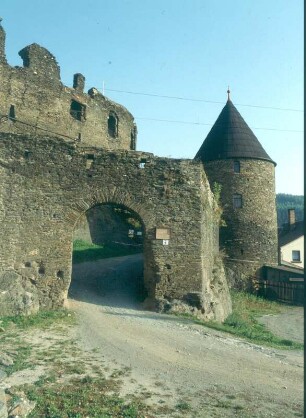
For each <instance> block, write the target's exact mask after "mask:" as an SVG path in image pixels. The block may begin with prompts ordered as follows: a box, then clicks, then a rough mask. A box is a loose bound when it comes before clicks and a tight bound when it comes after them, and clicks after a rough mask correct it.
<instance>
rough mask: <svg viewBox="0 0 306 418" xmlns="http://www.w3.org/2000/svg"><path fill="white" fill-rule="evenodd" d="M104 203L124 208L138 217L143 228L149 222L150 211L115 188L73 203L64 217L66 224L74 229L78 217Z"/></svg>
mask: <svg viewBox="0 0 306 418" xmlns="http://www.w3.org/2000/svg"><path fill="white" fill-rule="evenodd" d="M105 203H115V204H119V205H123V206H126V207H127V208H128V209H131V210H133V211H134V212H135V213H137V215H139V216H140V218H141V219H142V222H143V223H144V225H145V227H147V226H148V224H149V223H150V221H149V220H150V219H151V217H152V216H150V215H149V211H150V210H149V209H148V208H147V207H146V204H145V203H143V202H138V201H136V200H135V198H134V196H133V195H131V194H130V193H128V192H126V191H124V190H122V189H120V188H117V187H115V188H113V189H112V190H107V191H98V192H96V193H94V194H92V195H91V196H87V197H82V198H80V199H78V200H77V201H74V202H73V204H71V205H70V207H69V210H68V212H67V214H66V216H65V219H66V222H67V223H68V224H69V225H70V226H72V227H74V226H75V225H76V224H77V222H78V220H79V219H80V217H81V216H83V215H84V214H85V212H86V211H87V210H88V209H90V208H92V207H93V206H96V205H102V204H105Z"/></svg>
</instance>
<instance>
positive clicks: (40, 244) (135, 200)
mask: <svg viewBox="0 0 306 418" xmlns="http://www.w3.org/2000/svg"><path fill="white" fill-rule="evenodd" d="M0 139H1V142H0V175H1V183H0V187H1V189H0V196H1V200H0V222H1V230H2V234H1V239H0V254H1V259H0V298H1V299H0V315H4V314H13V313H31V312H35V311H37V310H39V309H45V310H46V309H53V308H57V307H60V306H62V305H63V303H64V301H65V299H66V297H67V292H68V288H69V285H70V280H71V254H72V238H73V233H74V228H75V225H76V224H77V223H78V219H79V218H80V217H81V216H83V215H84V213H85V212H86V211H87V210H88V209H90V208H91V207H93V206H95V205H98V204H103V203H116V204H120V205H124V206H126V207H127V208H129V209H131V210H133V211H134V212H136V213H137V214H138V215H139V216H140V218H141V220H142V222H143V225H144V228H145V237H144V284H145V288H146V290H147V292H148V295H149V299H151V300H160V299H167V300H172V299H184V298H185V299H186V298H188V295H189V294H190V293H196V294H198V295H199V297H200V299H201V300H202V302H201V303H202V308H203V312H204V316H206V317H207V318H211V319H216V320H223V319H224V318H225V317H226V316H227V315H228V313H229V312H230V309H231V308H230V298H229V294H228V288H227V284H226V281H225V278H224V274H222V271H221V270H222V269H221V270H220V275H219V276H218V277H215V276H214V274H213V269H214V260H215V257H216V256H217V250H216V245H215V241H216V234H215V230H216V229H215V228H214V225H215V215H214V200H213V195H212V193H211V191H210V188H209V184H208V181H207V179H206V176H205V173H204V170H203V167H202V164H201V163H199V162H195V161H192V160H174V159H166V158H157V157H154V156H153V155H152V154H148V153H142V152H135V151H126V150H122V151H113V152H111V151H106V150H103V149H100V148H93V147H91V148H84V147H82V148H80V147H78V146H77V145H76V144H75V143H67V142H65V141H63V140H61V139H59V138H48V137H40V138H33V137H32V136H31V135H16V134H7V133H2V134H1V135H0ZM88 155H91V156H92V155H94V159H93V162H92V164H91V166H90V167H88V164H87V161H88ZM140 164H141V165H140ZM143 166H144V167H143ZM141 167H143V168H141ZM161 227H167V228H169V229H170V233H171V236H170V240H169V245H163V241H162V240H160V239H156V236H155V230H156V228H161Z"/></svg>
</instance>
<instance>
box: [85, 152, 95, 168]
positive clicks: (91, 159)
mask: <svg viewBox="0 0 306 418" xmlns="http://www.w3.org/2000/svg"><path fill="white" fill-rule="evenodd" d="M94 160H95V155H94V154H87V155H86V168H87V169H89V168H91V167H92V164H93V162H94Z"/></svg>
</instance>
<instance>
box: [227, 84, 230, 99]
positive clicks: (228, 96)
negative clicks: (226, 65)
mask: <svg viewBox="0 0 306 418" xmlns="http://www.w3.org/2000/svg"><path fill="white" fill-rule="evenodd" d="M230 94H231V91H230V88H229V86H228V88H227V101H230V100H231V97H230Z"/></svg>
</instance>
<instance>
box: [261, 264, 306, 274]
mask: <svg viewBox="0 0 306 418" xmlns="http://www.w3.org/2000/svg"><path fill="white" fill-rule="evenodd" d="M264 267H265V268H269V269H273V270H280V271H287V272H289V273H297V274H301V275H303V274H304V269H303V268H301V267H294V266H292V267H287V266H272V265H271V266H270V265H268V264H265V265H264Z"/></svg>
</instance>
